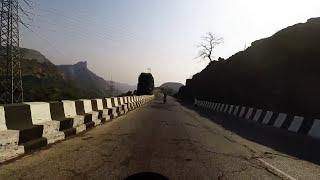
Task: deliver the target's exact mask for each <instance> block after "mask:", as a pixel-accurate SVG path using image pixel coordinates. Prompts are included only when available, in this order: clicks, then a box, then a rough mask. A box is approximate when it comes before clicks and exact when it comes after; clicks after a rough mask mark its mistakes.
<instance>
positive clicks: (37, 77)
mask: <svg viewBox="0 0 320 180" xmlns="http://www.w3.org/2000/svg"><path fill="white" fill-rule="evenodd" d="M21 67H22V75H23V87H24V98H25V101H53V100H62V99H79V98H90V97H92V98H93V97H99V95H100V94H99V93H97V92H95V91H93V90H90V89H84V88H79V87H78V86H77V85H76V83H75V82H73V81H70V80H65V79H64V78H63V75H62V74H61V72H60V71H58V69H57V67H56V66H55V65H53V64H52V63H50V62H43V63H40V62H38V61H37V60H26V59H23V60H22V61H21Z"/></svg>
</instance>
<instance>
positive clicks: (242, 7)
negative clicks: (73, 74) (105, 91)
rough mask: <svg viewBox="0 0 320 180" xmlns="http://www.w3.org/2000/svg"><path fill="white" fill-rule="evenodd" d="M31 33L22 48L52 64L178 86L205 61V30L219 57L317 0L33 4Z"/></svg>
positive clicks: (312, 12)
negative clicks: (215, 40)
mask: <svg viewBox="0 0 320 180" xmlns="http://www.w3.org/2000/svg"><path fill="white" fill-rule="evenodd" d="M33 2H34V5H33V10H32V12H33V13H34V16H33V21H30V20H25V21H26V22H28V23H29V24H31V28H32V29H33V31H34V32H31V31H28V30H26V29H24V30H23V31H22V37H21V41H22V46H23V47H26V48H32V49H36V50H39V51H40V52H41V53H43V54H44V55H45V56H47V57H48V58H49V59H50V60H51V61H52V62H53V63H55V64H72V63H76V62H77V61H84V60H86V61H88V66H89V68H90V69H91V70H93V71H94V72H95V73H96V74H98V75H99V76H101V77H103V78H105V79H110V78H111V76H112V78H113V80H115V81H119V82H124V83H128V84H132V85H134V84H136V83H137V78H138V75H139V74H140V72H143V71H147V69H148V68H151V69H152V73H153V76H154V78H155V83H156V85H160V84H161V83H163V82H167V81H176V82H182V83H184V82H185V79H186V78H189V77H191V75H193V74H195V73H197V72H199V71H200V70H201V69H203V68H204V67H205V66H206V64H207V63H208V62H204V61H202V62H201V61H200V60H195V59H194V58H195V57H196V55H197V48H196V45H197V44H198V43H199V41H200V38H201V36H203V35H204V34H205V33H206V32H208V31H211V32H213V33H215V34H216V35H218V36H222V37H224V44H222V45H220V46H219V47H217V48H216V49H215V56H216V57H217V58H218V57H219V56H221V57H224V58H227V57H229V56H231V55H232V54H234V53H236V52H238V51H240V50H243V49H244V47H245V46H249V45H250V44H251V42H253V41H254V40H257V39H261V38H264V37H268V36H270V35H272V34H274V33H275V32H276V31H278V30H280V29H282V28H285V27H287V26H289V25H293V24H296V23H299V22H305V21H306V20H307V19H309V18H311V17H320V0H264V1H262V0H33Z"/></svg>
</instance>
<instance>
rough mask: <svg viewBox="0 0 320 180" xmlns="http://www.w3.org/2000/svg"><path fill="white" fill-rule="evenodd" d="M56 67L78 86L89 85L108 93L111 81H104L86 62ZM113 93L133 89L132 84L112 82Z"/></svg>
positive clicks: (95, 89)
mask: <svg viewBox="0 0 320 180" xmlns="http://www.w3.org/2000/svg"><path fill="white" fill-rule="evenodd" d="M57 68H58V69H59V71H60V72H61V74H62V75H63V77H64V79H66V80H69V81H74V82H75V83H76V84H77V85H78V86H79V88H82V87H90V89H92V90H94V91H95V92H99V93H101V94H105V93H107V94H109V93H111V92H110V86H111V81H106V80H104V79H103V78H101V77H99V76H98V75H96V74H94V73H93V72H92V71H90V70H89V69H88V67H87V62H78V63H76V64H74V65H57ZM113 86H114V89H115V90H114V92H113V94H114V95H117V94H121V93H126V92H128V91H133V90H135V87H134V86H130V85H127V84H124V83H118V82H113Z"/></svg>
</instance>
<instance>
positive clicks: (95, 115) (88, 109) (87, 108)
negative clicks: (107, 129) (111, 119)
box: [79, 99, 101, 126]
mask: <svg viewBox="0 0 320 180" xmlns="http://www.w3.org/2000/svg"><path fill="white" fill-rule="evenodd" d="M79 101H82V102H83V109H84V113H85V115H91V121H93V122H94V126H98V125H100V124H101V119H99V112H98V111H93V109H92V101H91V100H89V99H81V100H79Z"/></svg>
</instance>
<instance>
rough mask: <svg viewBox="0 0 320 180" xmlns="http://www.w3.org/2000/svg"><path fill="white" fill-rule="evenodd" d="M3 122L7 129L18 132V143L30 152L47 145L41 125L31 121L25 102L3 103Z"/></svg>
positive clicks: (28, 108)
mask: <svg viewBox="0 0 320 180" xmlns="http://www.w3.org/2000/svg"><path fill="white" fill-rule="evenodd" d="M3 107H4V114H5V123H6V127H7V130H16V132H18V137H19V140H18V145H21V146H23V147H24V151H25V152H30V151H31V150H33V149H37V148H40V147H43V146H45V145H47V139H46V138H44V137H43V136H42V135H43V125H34V124H33V123H32V118H31V111H30V107H29V105H27V104H12V105H4V106H3Z"/></svg>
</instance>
